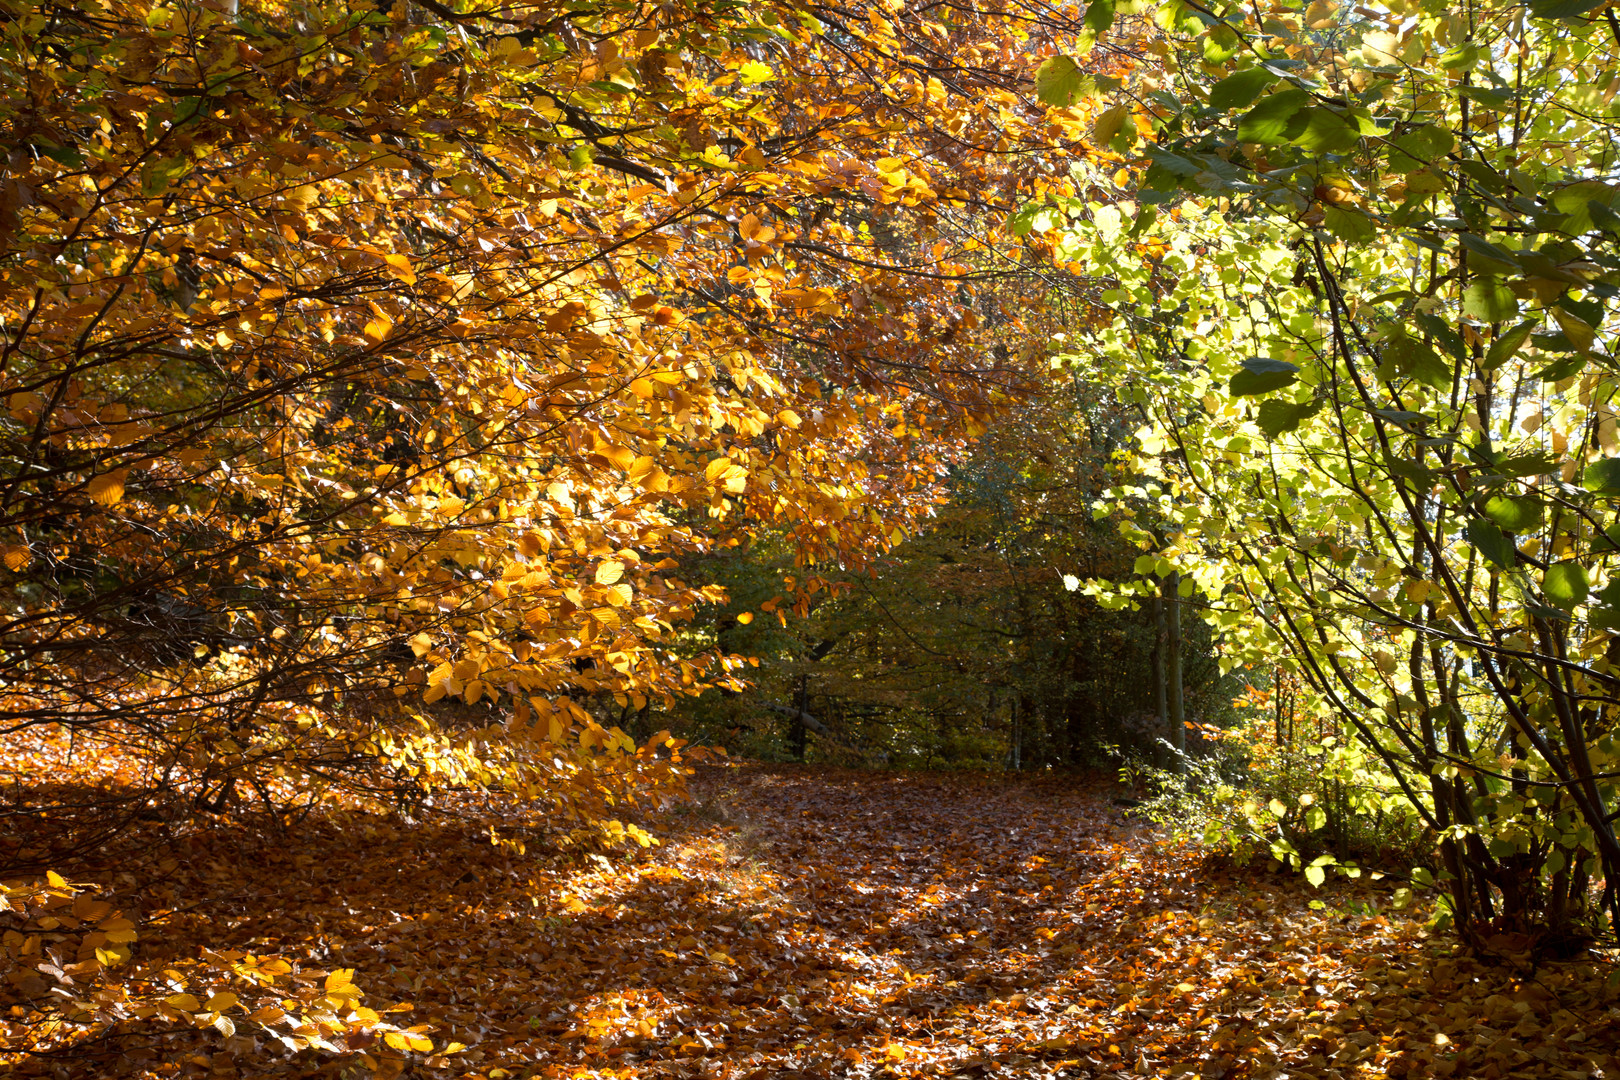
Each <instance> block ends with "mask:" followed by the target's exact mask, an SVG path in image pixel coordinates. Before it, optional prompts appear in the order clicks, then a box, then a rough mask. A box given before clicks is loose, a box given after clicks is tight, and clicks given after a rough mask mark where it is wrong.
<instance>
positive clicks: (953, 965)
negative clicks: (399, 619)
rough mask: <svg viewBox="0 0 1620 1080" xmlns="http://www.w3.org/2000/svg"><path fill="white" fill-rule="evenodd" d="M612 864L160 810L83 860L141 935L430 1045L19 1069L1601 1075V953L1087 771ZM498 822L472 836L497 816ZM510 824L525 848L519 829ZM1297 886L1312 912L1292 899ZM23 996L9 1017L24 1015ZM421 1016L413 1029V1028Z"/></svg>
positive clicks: (206, 1054) (772, 795) (891, 784)
mask: <svg viewBox="0 0 1620 1080" xmlns="http://www.w3.org/2000/svg"><path fill="white" fill-rule="evenodd" d="M695 786H696V796H697V797H696V799H695V801H694V802H692V803H691V804H689V805H687V806H684V807H681V808H679V809H678V810H677V811H676V812H674V813H672V814H669V815H667V816H665V817H662V818H659V819H657V820H654V821H648V822H645V824H648V825H649V826H650V827H652V828H654V829H655V831H656V832H657V833H658V834H659V835H660V836H661V837H662V841H663V842H662V843H661V844H660V845H659V846H657V847H655V848H653V849H651V850H648V851H645V852H643V851H641V850H640V849H636V850H635V851H634V852H632V853H630V854H621V855H613V856H603V855H592V854H585V853H582V852H579V851H566V850H558V849H557V848H555V847H554V846H551V845H550V844H548V842H547V840H546V837H547V836H548V835H551V834H550V833H549V832H548V830H546V829H545V828H544V827H543V826H542V827H529V828H520V827H519V826H518V825H517V823H516V822H515V821H514V820H512V819H510V818H509V817H507V816H505V814H506V812H505V811H502V810H500V809H499V808H490V807H475V806H471V805H469V806H466V807H463V808H461V810H460V811H458V812H457V813H455V814H452V815H449V816H447V817H445V818H442V819H439V820H430V821H428V822H427V823H417V824H407V823H403V822H391V821H386V820H379V819H375V818H349V819H330V820H326V821H311V822H306V823H304V824H303V825H302V826H301V827H300V829H299V831H298V832H297V833H296V834H293V835H286V836H275V835H270V834H267V833H263V832H260V831H255V830H252V829H248V828H246V827H242V828H230V827H221V826H219V825H218V824H215V823H207V824H206V825H204V824H185V825H177V824H174V823H165V824H163V825H162V826H161V827H156V826H154V834H153V835H152V836H151V837H148V838H147V842H145V843H144V844H143V845H142V846H141V847H140V848H138V849H128V850H123V851H122V853H121V854H120V855H119V857H118V859H117V860H116V861H115V862H114V863H111V864H109V863H107V862H106V861H105V860H103V861H102V862H97V861H95V860H92V861H90V862H88V863H86V864H85V865H82V866H79V867H74V868H70V869H73V870H76V871H77V872H78V873H79V875H80V876H81V877H83V878H85V879H86V880H101V881H103V882H104V883H105V885H106V886H107V888H108V889H110V890H111V892H112V894H113V895H114V896H115V898H116V899H118V901H119V902H120V904H121V905H122V906H123V907H124V908H125V909H126V910H128V911H130V912H131V914H132V915H133V916H134V918H135V921H136V924H137V926H138V927H139V929H140V946H139V948H141V949H143V950H148V952H149V955H148V957H147V959H150V953H153V952H155V953H157V954H164V953H165V952H166V953H167V954H168V955H172V956H174V957H177V958H178V957H186V956H195V955H196V954H197V953H198V951H199V950H201V949H204V948H208V949H213V950H222V949H235V950H239V951H244V952H248V953H252V954H256V955H275V956H279V957H284V958H287V959H288V960H289V961H290V962H292V963H293V964H295V965H301V966H302V967H303V968H304V969H306V970H309V971H312V972H315V973H316V974H319V973H320V972H322V971H335V970H344V969H353V970H354V976H353V979H354V983H355V984H356V985H357V986H360V987H363V988H364V990H365V992H366V995H367V1001H368V1002H379V1003H380V1002H409V1003H411V1004H412V1006H413V1010H412V1014H411V1015H412V1018H413V1020H414V1021H415V1023H416V1025H417V1026H418V1027H421V1028H422V1029H423V1030H425V1031H427V1033H428V1036H429V1037H430V1038H431V1041H432V1049H431V1050H430V1051H424V1052H413V1053H411V1054H409V1055H407V1056H406V1057H403V1058H400V1057H398V1056H396V1057H394V1058H393V1059H388V1058H386V1057H376V1058H372V1059H370V1064H368V1063H367V1062H365V1061H361V1060H359V1059H356V1058H355V1057H353V1056H348V1057H333V1056H330V1055H328V1056H320V1055H318V1054H317V1053H316V1052H313V1051H306V1052H304V1053H301V1054H298V1055H287V1054H283V1053H278V1052H277V1050H276V1048H274V1047H273V1046H270V1045H266V1044H265V1042H264V1041H262V1040H256V1039H254V1038H252V1037H250V1036H248V1035H245V1034H240V1033H239V1034H236V1035H234V1036H230V1037H227V1036H226V1035H225V1034H223V1033H222V1031H220V1030H217V1029H216V1028H209V1029H207V1030H193V1029H179V1030H175V1029H173V1028H151V1029H147V1030H145V1031H136V1032H134V1033H132V1034H129V1035H126V1036H123V1037H118V1038H111V1039H103V1040H100V1041H98V1042H95V1043H91V1044H88V1045H78V1046H72V1047H68V1048H66V1049H64V1050H63V1051H62V1052H61V1053H49V1054H43V1055H23V1056H21V1057H16V1056H14V1057H12V1058H11V1059H9V1062H8V1061H7V1059H6V1058H4V1057H0V1068H5V1067H7V1065H9V1067H10V1068H11V1070H12V1071H13V1072H14V1073H15V1074H16V1075H46V1076H50V1075H54V1076H64V1077H66V1076H74V1077H77V1076H90V1075H96V1076H102V1075H109V1076H110V1075H147V1076H158V1077H199V1078H201V1077H258V1076H300V1075H305V1076H309V1075H331V1076H339V1075H342V1076H345V1077H347V1078H350V1080H354V1078H358V1077H363V1076H365V1075H366V1074H367V1073H373V1074H376V1073H382V1074H392V1075H396V1076H397V1075H401V1074H403V1075H408V1076H423V1077H441V1076H442V1077H446V1078H449V1077H468V1078H473V1077H478V1078H485V1080H519V1078H528V1077H548V1078H552V1077H555V1078H562V1077H578V1076H599V1077H625V1078H629V1077H671V1078H676V1077H681V1078H686V1077H690V1078H703V1080H722V1078H723V1080H766V1078H776V1077H782V1078H790V1080H804V1078H810V1077H816V1078H823V1077H825V1078H834V1077H837V1078H843V1077H852V1078H864V1077H869V1076H885V1077H890V1076H961V1077H991V1076H1006V1077H1012V1076H1017V1077H1021V1078H1023V1077H1029V1078H1041V1077H1056V1076H1067V1077H1105V1076H1109V1077H1175V1076H1205V1077H1281V1076H1295V1077H1298V1076H1310V1077H1381V1076H1391V1077H1401V1076H1412V1077H1428V1076H1439V1077H1445V1076H1456V1077H1481V1078H1496V1077H1548V1078H1560V1080H1561V1078H1565V1077H1570V1078H1574V1077H1602V1076H1617V1075H1620V1059H1617V1058H1616V1053H1617V1050H1620V997H1617V995H1616V993H1615V992H1614V991H1613V990H1611V989H1609V988H1608V987H1607V983H1606V978H1607V975H1608V974H1609V971H1608V969H1607V968H1605V967H1604V966H1603V965H1600V964H1581V963H1561V964H1543V965H1540V966H1538V967H1535V968H1533V969H1532V968H1530V967H1528V966H1525V965H1523V964H1515V963H1513V962H1511V961H1502V962H1494V963H1489V964H1487V963H1482V962H1480V961H1478V960H1475V959H1470V958H1466V957H1463V956H1460V955H1452V949H1451V947H1450V946H1449V944H1448V943H1447V942H1446V941H1445V940H1444V939H1441V938H1431V937H1430V936H1429V935H1427V934H1426V932H1425V931H1424V930H1423V929H1422V926H1421V924H1420V923H1418V922H1416V921H1414V920H1412V919H1411V918H1410V917H1409V916H1408V915H1407V914H1406V913H1397V912H1392V911H1390V910H1389V909H1388V899H1387V897H1388V893H1389V892H1390V891H1392V890H1391V888H1390V887H1388V886H1391V885H1392V883H1390V882H1374V881H1370V880H1366V879H1363V880H1362V881H1359V882H1353V883H1351V882H1339V883H1330V884H1329V885H1328V886H1327V887H1326V888H1324V889H1321V890H1313V889H1311V888H1310V887H1309V886H1308V885H1306V884H1305V883H1304V882H1303V881H1302V880H1301V879H1300V878H1298V877H1297V876H1292V875H1284V874H1274V873H1271V872H1269V871H1267V870H1265V869H1263V868H1252V867H1251V868H1247V869H1235V868H1230V867H1219V866H1213V865H1210V864H1208V863H1205V862H1203V861H1200V859H1199V858H1197V857H1196V856H1195V855H1194V854H1191V853H1187V852H1183V851H1177V850H1174V849H1171V848H1169V847H1167V846H1165V845H1162V844H1160V843H1159V842H1157V841H1156V839H1155V837H1154V835H1153V834H1152V832H1151V830H1150V829H1149V828H1148V827H1147V826H1146V825H1144V824H1142V823H1140V822H1136V821H1134V820H1132V819H1131V818H1129V817H1127V816H1124V814H1123V813H1122V812H1121V811H1120V810H1118V809H1117V808H1116V807H1114V806H1113V805H1112V804H1111V802H1110V799H1109V796H1110V794H1111V792H1110V791H1109V789H1108V787H1107V785H1106V784H1097V785H1089V784H1085V783H1081V782H1079V781H1075V780H1069V779H1046V778H1042V779H1040V780H1035V781H1030V780H1024V779H1012V780H1007V779H1002V778H987V777H980V776H970V775H948V776H940V775H918V774H900V775H885V774H872V773H856V772H828V771H819V770H807V769H773V768H764V767H756V766H750V767H741V768H728V769H713V770H708V771H706V773H705V775H703V776H701V777H700V778H699V779H698V781H697V784H696V785H695ZM492 825H493V826H494V827H495V829H496V833H495V835H496V836H497V837H499V838H504V839H505V840H506V841H508V842H505V843H497V844H492V843H491V833H490V830H491V826H492ZM520 841H521V843H522V850H521V851H520V850H519V844H518V842H520ZM1312 901H1316V902H1317V906H1315V907H1313V906H1312ZM26 1022H27V1018H26V1017H20V1016H18V1015H16V1014H15V1012H14V1014H13V1016H12V1017H11V1026H10V1028H9V1030H10V1031H11V1032H12V1033H13V1035H16V1034H17V1033H19V1032H21V1031H22V1030H23V1027H24V1026H25V1025H26ZM424 1025H425V1027H423V1026H424Z"/></svg>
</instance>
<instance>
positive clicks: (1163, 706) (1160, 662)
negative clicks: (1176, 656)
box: [1153, 596, 1170, 757]
mask: <svg viewBox="0 0 1620 1080" xmlns="http://www.w3.org/2000/svg"><path fill="white" fill-rule="evenodd" d="M1164 646H1165V626H1164V598H1163V597H1161V596H1155V597H1154V598H1153V694H1154V697H1155V699H1156V704H1157V712H1158V716H1159V730H1160V731H1163V732H1166V733H1168V732H1169V731H1170V694H1169V690H1168V688H1167V686H1166V685H1165V675H1164ZM1153 756H1154V757H1161V756H1162V755H1161V754H1158V753H1155V754H1154V755H1153Z"/></svg>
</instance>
